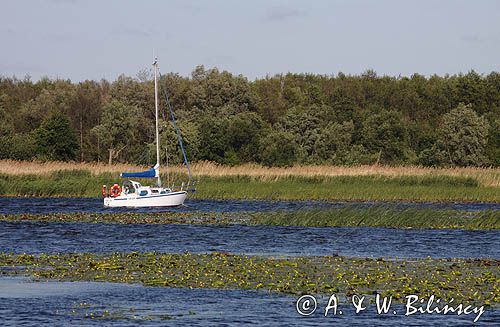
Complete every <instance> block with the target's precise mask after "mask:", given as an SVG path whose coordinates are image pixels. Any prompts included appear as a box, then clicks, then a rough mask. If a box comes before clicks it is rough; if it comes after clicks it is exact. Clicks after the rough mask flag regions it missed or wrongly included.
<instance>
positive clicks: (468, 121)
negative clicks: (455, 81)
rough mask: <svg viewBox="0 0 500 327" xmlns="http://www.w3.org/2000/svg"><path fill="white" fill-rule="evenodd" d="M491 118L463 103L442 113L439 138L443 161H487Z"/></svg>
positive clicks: (469, 163) (472, 163)
mask: <svg viewBox="0 0 500 327" xmlns="http://www.w3.org/2000/svg"><path fill="white" fill-rule="evenodd" d="M488 129H489V125H488V122H487V121H486V120H485V119H484V118H482V117H479V116H478V115H477V114H476V113H475V112H474V111H473V110H472V109H471V107H470V106H465V105H463V104H460V105H459V106H458V107H457V108H456V109H454V110H452V111H451V112H449V113H447V114H445V115H444V116H443V120H442V124H441V127H440V132H439V136H438V140H437V151H441V152H442V157H443V160H444V164H448V165H457V166H480V165H483V164H485V163H486V158H485V148H486V144H487V139H488Z"/></svg>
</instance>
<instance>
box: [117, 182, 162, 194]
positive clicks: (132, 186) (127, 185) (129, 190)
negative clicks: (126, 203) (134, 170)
mask: <svg viewBox="0 0 500 327" xmlns="http://www.w3.org/2000/svg"><path fill="white" fill-rule="evenodd" d="M169 192H171V190H170V189H168V188H158V187H150V186H142V185H141V183H139V182H136V181H132V180H128V181H125V182H124V183H123V193H124V194H125V195H128V194H137V195H138V196H146V195H157V194H167V193H169Z"/></svg>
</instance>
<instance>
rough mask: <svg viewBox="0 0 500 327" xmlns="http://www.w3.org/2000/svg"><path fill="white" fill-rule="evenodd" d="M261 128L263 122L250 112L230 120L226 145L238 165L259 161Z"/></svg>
mask: <svg viewBox="0 0 500 327" xmlns="http://www.w3.org/2000/svg"><path fill="white" fill-rule="evenodd" d="M263 128H264V121H263V120H262V119H261V118H260V116H259V115H257V114H255V113H252V112H245V113H239V114H237V115H235V116H233V117H232V118H231V119H230V121H229V127H228V131H227V136H228V143H229V146H230V147H231V148H232V150H233V151H234V152H235V153H236V156H237V159H238V161H239V163H241V162H258V161H259V160H260V156H259V153H260V151H259V144H260V138H261V133H262V130H263Z"/></svg>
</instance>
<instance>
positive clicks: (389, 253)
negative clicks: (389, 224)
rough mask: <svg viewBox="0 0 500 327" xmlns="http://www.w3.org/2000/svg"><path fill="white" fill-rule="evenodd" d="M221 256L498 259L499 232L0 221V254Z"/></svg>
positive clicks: (499, 254) (499, 249) (499, 252)
mask: <svg viewBox="0 0 500 327" xmlns="http://www.w3.org/2000/svg"><path fill="white" fill-rule="evenodd" d="M1 251H3V252H14V253H23V252H26V253H40V252H45V253H58V252H93V253H109V252H131V251H139V252H148V251H158V252H175V253H182V252H186V251H188V252H193V253H205V252H211V251H226V252H230V253H240V254H259V255H270V256H303V255H342V256H359V257H388V258H394V257H398V258H417V257H428V256H430V257H436V258H447V257H465V258H478V257H490V258H500V233H499V232H498V231H465V230H433V229H417V230H411V229H388V228H369V227H358V228H355V227H342V228H337V227H336V228H330V227H319V228H318V227H282V226H242V225H227V226H212V225H183V224H171V225H147V224H127V225H121V224H103V223H99V224H89V223H43V222H5V221H0V252H1Z"/></svg>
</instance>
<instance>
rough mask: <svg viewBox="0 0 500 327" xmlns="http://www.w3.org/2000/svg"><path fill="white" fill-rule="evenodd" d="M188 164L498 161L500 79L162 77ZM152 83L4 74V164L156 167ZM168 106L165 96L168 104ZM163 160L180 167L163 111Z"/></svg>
mask: <svg viewBox="0 0 500 327" xmlns="http://www.w3.org/2000/svg"><path fill="white" fill-rule="evenodd" d="M160 84H161V85H166V87H167V90H168V92H169V93H170V100H171V103H172V105H173V107H174V111H175V113H176V116H177V120H178V125H179V127H180V131H181V133H182V137H183V139H184V145H185V147H186V150H187V153H188V157H189V158H190V159H191V160H192V161H193V162H197V161H203V160H208V161H214V162H217V163H220V164H226V165H239V164H244V163H257V164H262V165H265V166H293V165H307V164H315V165H317V164H322V165H346V166H351V165H359V164H368V165H371V164H388V165H415V164H417V165H425V166H460V167H462V166H498V165H499V164H500V162H499V160H500V152H499V151H500V132H499V131H500V128H499V126H500V120H499V118H498V117H500V74H499V73H498V72H491V73H490V74H488V75H481V74H478V73H476V72H474V71H470V72H468V73H466V74H459V75H451V76H450V75H445V76H443V77H440V76H437V75H432V76H429V77H426V76H423V75H419V74H413V75H412V76H409V77H406V76H399V77H390V76H378V75H377V74H376V73H375V72H374V71H372V70H368V71H366V72H365V73H363V74H361V75H359V76H354V75H345V74H343V73H338V75H336V76H334V75H313V74H293V73H287V74H278V75H275V76H267V77H265V78H261V79H257V80H255V81H249V80H248V79H247V78H245V77H244V76H241V75H238V76H236V75H233V74H231V73H229V72H227V71H223V72H221V71H219V70H217V69H216V68H213V69H205V68H204V67H203V66H198V67H196V68H195V69H194V70H193V72H192V74H191V76H189V77H183V76H180V75H178V74H174V73H167V74H165V75H164V76H162V78H161V81H160ZM153 87H154V86H153V82H152V79H151V76H150V74H147V73H144V72H143V73H141V74H140V75H139V76H138V77H137V78H131V77H127V76H120V77H119V78H118V79H117V80H116V81H113V82H109V81H106V80H101V81H84V82H80V83H72V82H71V81H69V80H50V79H48V78H42V79H41V80H39V81H37V82H33V81H31V80H30V79H29V78H25V79H23V80H20V79H17V78H15V77H14V78H8V77H0V159H16V160H32V159H40V160H65V161H66V160H78V161H87V162H99V161H100V162H102V161H104V162H109V163H111V162H113V163H114V162H120V163H134V164H143V165H151V164H153V163H154V161H155V160H154V158H155V155H154V146H153V144H152V143H153V140H154V130H153V126H154V124H153V118H154V110H152V109H153V108H154V102H153V101H154V97H153V96H152V95H153ZM160 100H161V102H162V103H161V107H162V108H164V101H165V99H164V98H161V99H160ZM161 116H162V117H161V122H160V127H161V140H162V142H161V146H160V148H161V157H162V160H163V162H165V161H166V158H167V157H168V158H169V161H170V162H171V163H182V156H181V154H180V150H179V146H178V144H177V139H176V136H175V132H174V128H173V125H172V121H171V120H169V116H168V114H167V113H166V112H165V111H164V110H162V111H161Z"/></svg>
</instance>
